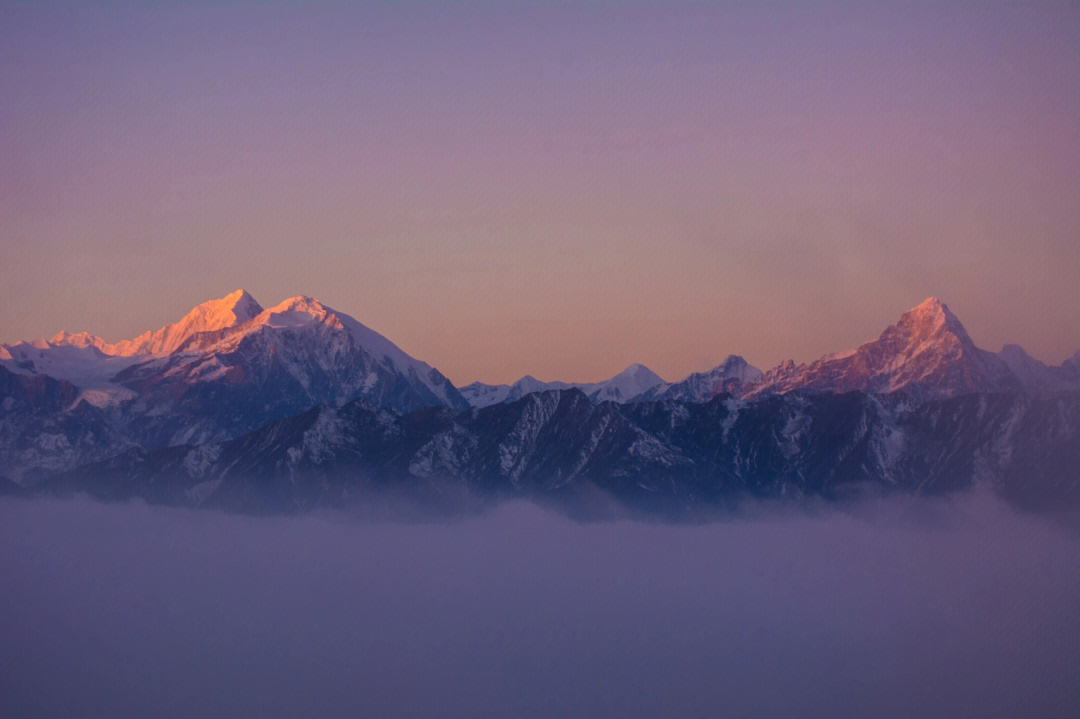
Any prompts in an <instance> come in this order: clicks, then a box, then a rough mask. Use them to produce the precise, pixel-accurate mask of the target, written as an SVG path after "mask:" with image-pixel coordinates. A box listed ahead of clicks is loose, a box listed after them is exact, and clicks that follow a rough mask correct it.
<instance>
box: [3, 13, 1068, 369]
mask: <svg viewBox="0 0 1080 719" xmlns="http://www.w3.org/2000/svg"><path fill="white" fill-rule="evenodd" d="M0 45H2V47H3V48H4V50H3V53H2V54H0V97H2V98H3V100H4V102H2V103H0V263H3V264H4V265H5V266H6V267H8V268H9V271H8V273H7V276H6V277H5V279H6V281H5V282H4V283H3V285H2V286H0V307H2V309H0V328H2V332H0V334H2V335H3V336H2V338H0V340H2V341H15V340H18V339H33V338H35V337H40V336H46V337H49V336H52V335H54V334H55V333H56V332H58V331H60V330H68V331H73V332H76V331H88V332H91V333H93V334H97V335H99V336H102V337H105V338H107V339H109V340H117V339H120V338H123V337H132V336H135V335H137V334H139V333H141V332H143V331H146V330H149V329H154V328H157V327H160V326H161V325H163V324H166V323H168V322H172V321H175V320H176V319H178V318H179V317H180V316H182V315H183V313H184V312H186V311H187V310H188V309H190V308H191V307H192V306H194V305H195V304H197V303H199V302H202V301H205V300H208V299H211V298H215V297H220V296H222V295H224V294H226V293H228V292H230V291H232V290H234V289H236V288H237V287H245V288H246V289H248V290H249V291H251V292H252V294H253V295H254V296H255V297H256V298H258V299H259V300H260V302H263V303H264V304H273V303H276V302H278V301H280V300H281V299H283V298H285V297H288V296H291V295H296V294H309V295H313V296H315V297H318V298H319V299H321V300H322V301H323V302H325V303H326V304H327V305H329V306H331V307H334V308H336V309H339V310H341V311H342V312H345V313H347V314H349V315H352V316H354V317H355V318H356V319H358V320H359V321H360V322H362V323H364V324H366V325H368V326H369V327H371V328H373V329H375V330H377V331H378V332H380V333H382V334H384V335H385V336H386V337H388V338H389V339H391V340H392V341H394V342H395V343H396V344H398V345H399V346H400V347H402V348H403V349H404V350H405V351H406V352H408V353H409V354H411V355H413V356H415V357H417V358H420V359H423V360H424V361H426V362H428V363H430V364H431V365H433V366H434V367H437V368H439V369H440V370H441V371H442V372H443V373H444V374H446V375H447V376H448V377H449V378H451V379H452V380H453V381H454V382H455V383H456V384H459V385H460V384H466V383H468V382H471V381H473V380H482V381H485V382H492V383H497V382H512V381H514V380H516V379H518V378H519V377H521V376H522V375H524V374H532V375H534V376H536V377H540V378H543V379H564V380H569V381H592V380H598V379H602V378H606V377H609V376H611V375H613V374H615V373H616V372H618V371H620V370H622V369H623V368H625V367H626V366H627V365H629V364H631V363H633V362H640V363H643V364H645V365H647V366H649V367H650V368H652V369H653V370H654V371H656V372H658V373H659V374H660V375H661V376H663V377H665V378H666V379H669V380H671V379H678V378H681V377H683V376H686V375H687V374H689V373H691V372H694V371H700V370H704V369H707V368H709V367H712V366H714V365H716V364H717V363H718V362H719V361H720V360H722V359H723V358H724V357H725V356H727V355H728V354H732V353H735V354H741V355H743V356H744V357H746V358H747V359H748V360H749V361H751V362H752V363H753V364H755V365H757V366H759V367H762V368H768V367H771V366H774V365H776V364H777V363H779V362H781V361H783V360H786V359H795V360H796V361H800V362H802V361H810V360H813V359H816V358H817V357H820V356H821V355H823V354H825V353H828V352H833V351H838V350H842V349H846V348H850V347H854V346H857V345H858V344H860V343H861V342H864V341H866V340H869V339H873V338H874V337H876V336H877V334H878V333H879V332H880V331H881V330H882V329H883V328H884V327H885V326H886V325H888V324H890V323H891V322H893V321H895V319H896V318H897V317H898V316H899V314H900V313H901V312H903V311H904V310H906V309H908V308H910V307H911V306H913V305H915V304H917V303H918V302H920V301H921V300H922V299H924V298H925V297H927V296H931V295H932V296H937V297H940V298H941V299H943V300H944V301H945V302H946V303H947V304H948V305H949V306H950V308H951V309H952V310H953V311H954V313H955V314H956V315H957V316H958V317H960V319H961V320H962V321H963V322H964V323H965V325H966V326H967V329H968V330H969V332H970V334H971V336H972V337H973V339H975V341H976V342H977V343H978V344H979V345H980V346H982V347H985V348H987V349H990V350H993V351H996V350H998V349H1000V347H1001V346H1002V345H1003V344H1005V343H1017V344H1020V345H1022V346H1023V347H1024V348H1025V349H1027V350H1028V351H1029V352H1030V353H1031V354H1032V355H1033V356H1035V357H1037V358H1039V359H1041V360H1043V361H1045V362H1047V363H1050V364H1058V363H1060V362H1061V361H1062V360H1064V359H1065V358H1067V357H1069V356H1071V355H1072V354H1074V353H1075V352H1076V351H1077V350H1078V349H1080V283H1077V282H1076V277H1078V276H1080V6H1077V5H1076V4H1075V3H1067V2H1062V3H1038V4H1031V3H993V4H987V3H950V4H929V3H927V4H921V3H920V4H855V3H843V2H828V3H817V4H798V5H796V4H790V5H788V4H768V5H766V4H745V5H744V4H717V5H710V4H694V3H691V4H674V5H665V6H663V7H661V6H658V5H650V4H641V5H634V6H633V7H626V6H622V5H616V4H575V3H559V4H557V5H554V6H545V5H543V4H512V5H511V4H503V5H499V4H483V5H474V4H464V5H458V4H454V5H448V4H442V3H433V4H427V3H425V4H406V5H396V4H378V5H340V4H305V5H303V6H290V5H285V4H280V5H279V4H275V5H271V6H265V5H261V4H230V5H228V6H224V5H216V4H201V3H200V4H176V5H170V4H153V5H140V4H133V3H119V4H115V3H97V4H94V5H92V6H70V5H62V4H56V5H53V4H44V5H42V4H31V3H4V4H0Z"/></svg>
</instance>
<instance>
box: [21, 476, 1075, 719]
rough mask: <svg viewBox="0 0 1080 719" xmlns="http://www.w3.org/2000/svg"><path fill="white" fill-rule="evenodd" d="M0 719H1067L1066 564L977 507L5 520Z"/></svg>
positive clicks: (54, 505)
mask: <svg viewBox="0 0 1080 719" xmlns="http://www.w3.org/2000/svg"><path fill="white" fill-rule="evenodd" d="M0 566H2V567H3V581H2V582H0V642H2V644H3V646H4V651H3V661H2V671H0V697H2V699H0V714H4V715H21V716H27V715H46V716H48V715H68V714H78V715H82V716H146V715H155V716H193V715H200V714H202V715H235V716H256V715H257V716H299V715H323V716H356V715H368V716H380V715H382V716H386V715H398V716H421V717H424V716H431V717H435V716H439V717H442V716H536V717H550V716H601V717H602V716H610V717H629V716H717V715H727V716H759V715H768V716H843V715H848V716H850V715H860V716H897V717H906V716H927V717H931V716H941V717H947V716H963V715H966V716H1023V715H1027V716H1055V715H1057V716H1066V715H1068V713H1069V710H1070V708H1072V709H1075V707H1076V705H1077V702H1078V701H1080V679H1078V675H1077V669H1076V667H1077V666H1080V615H1078V613H1077V612H1076V610H1075V609H1076V607H1077V606H1080V581H1078V580H1077V577H1078V576H1080V536H1078V534H1077V532H1076V531H1075V530H1074V529H1069V528H1063V527H1061V526H1060V525H1056V524H1052V523H1050V522H1048V521H1046V520H1043V519H1038V518H1032V517H1027V516H1021V515H1017V514H1015V513H1013V512H1012V511H1011V510H1008V509H1006V508H1004V507H1003V506H1002V505H999V504H997V503H996V502H995V501H994V500H991V499H989V498H986V497H969V498H965V499H964V500H962V501H959V502H955V503H951V504H934V505H929V504H922V503H909V502H905V503H891V502H890V503H887V504H874V505H866V506H864V507H862V508H861V509H860V511H859V512H855V513H843V514H842V513H838V512H833V511H829V510H826V511H823V512H821V513H818V514H814V515H808V514H805V513H803V514H790V513H783V512H781V513H774V512H771V511H768V510H763V511H762V512H760V513H758V516H755V517H754V518H744V519H739V520H728V521H722V522H716V523H711V524H703V525H694V526H685V525H684V526H674V525H664V524H645V523H637V522H607V523H599V524H578V523H575V522H572V521H570V520H567V519H564V518H562V517H558V516H555V515H551V514H548V513H546V512H544V511H542V510H540V509H537V508H535V507H532V506H529V505H524V504H509V505H504V506H502V507H500V508H498V509H497V510H496V511H494V512H492V513H490V514H488V515H486V516H482V517H479V518H470V519H464V520H461V521H456V522H449V523H425V524H404V523H382V522H371V521H360V520H356V519H354V518H350V517H346V516H344V515H334V514H331V515H323V516H309V517H304V518H250V517H238V516H228V515H222V514H218V513H215V512H191V511H186V510H175V509H161V508H152V507H146V506H143V505H139V504H132V505H99V504H94V503H91V502H88V501H85V500H73V501H54V500H48V501H46V500H40V501H15V500H7V501H4V502H0Z"/></svg>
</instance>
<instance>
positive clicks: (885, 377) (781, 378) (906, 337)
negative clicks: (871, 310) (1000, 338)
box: [748, 298, 1021, 399]
mask: <svg viewBox="0 0 1080 719" xmlns="http://www.w3.org/2000/svg"><path fill="white" fill-rule="evenodd" d="M1020 388H1021V385H1020V382H1019V381H1018V380H1017V379H1016V377H1014V376H1013V374H1012V372H1010V371H1009V367H1008V366H1007V365H1006V363H1005V362H1004V361H1002V360H1001V358H999V357H998V356H996V355H995V354H993V353H991V352H987V351H986V350H981V349H979V348H978V347H976V346H975V343H974V342H972V341H971V338H970V337H969V336H968V333H967V331H966V330H965V329H964V326H963V325H962V324H960V321H959V320H958V319H957V318H956V316H955V315H953V313H952V312H950V311H949V308H948V307H946V306H945V305H944V304H943V303H942V302H941V301H940V300H937V299H936V298H930V299H928V300H926V301H925V302H923V303H922V304H920V305H919V306H918V307H915V308H914V309H911V310H909V311H907V312H905V313H904V314H903V315H902V316H901V317H900V320H899V321H898V322H897V323H896V324H895V325H892V326H891V327H889V328H887V329H886V330H885V331H884V332H882V333H881V336H880V337H878V339H876V340H873V341H871V342H867V343H866V344H864V345H862V346H860V347H859V348H858V349H855V350H849V351H847V352H840V353H837V354H832V355H826V356H825V357H822V358H821V359H819V360H817V361H816V362H812V363H811V364H808V365H795V364H794V363H793V362H787V363H784V364H782V365H780V366H778V367H775V368H773V369H771V370H769V371H768V372H766V373H765V376H764V377H763V378H762V379H761V381H760V382H758V383H757V384H756V385H754V386H753V387H752V388H751V389H750V391H749V392H748V394H751V395H760V394H767V393H769V394H781V393H784V392H790V391H792V390H796V389H803V390H812V391H816V392H853V391H861V392H874V393H879V394H883V393H888V392H896V391H898V390H907V391H908V392H909V393H910V394H912V395H916V396H918V397H921V398H925V399H933V398H944V397H955V396H957V395H961V394H966V393H970V392H998V391H1015V390H1018V389H1020Z"/></svg>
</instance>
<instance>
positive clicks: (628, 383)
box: [581, 363, 664, 402]
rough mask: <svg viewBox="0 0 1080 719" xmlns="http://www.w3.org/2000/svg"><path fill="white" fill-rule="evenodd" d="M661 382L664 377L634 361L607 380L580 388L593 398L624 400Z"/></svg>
mask: <svg viewBox="0 0 1080 719" xmlns="http://www.w3.org/2000/svg"><path fill="white" fill-rule="evenodd" d="M662 384H664V379H663V378H662V377H661V376H660V375H658V374H656V373H655V372H653V371H652V370H651V369H649V368H648V367H646V366H645V365H643V364H637V363H635V364H632V365H630V366H629V367H627V368H626V369H624V370H623V371H622V372H620V373H619V374H617V375H615V376H614V377H612V378H611V379H609V380H606V381H604V382H597V383H596V384H593V385H589V386H587V387H582V388H581V389H582V390H583V391H585V393H586V394H588V395H589V396H590V397H592V398H594V399H598V400H614V401H617V402H619V401H621V402H625V401H627V400H631V399H633V398H634V397H637V396H638V395H640V394H642V393H644V392H648V391H649V390H650V389H652V388H653V387H658V386H660V385H662Z"/></svg>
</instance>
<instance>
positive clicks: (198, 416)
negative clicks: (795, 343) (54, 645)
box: [0, 290, 1080, 516]
mask: <svg viewBox="0 0 1080 719" xmlns="http://www.w3.org/2000/svg"><path fill="white" fill-rule="evenodd" d="M0 475H3V477H4V481H3V482H0V488H2V490H3V491H5V492H11V493H20V494H33V493H50V494H53V493H75V492H86V493H90V494H92V495H94V496H97V497H101V498H117V499H119V498H130V497H141V498H144V499H146V500H149V501H152V502H161V503H167V504H175V505H185V506H212V507H221V508H227V509H230V510H236V511H245V512H295V511H305V510H308V509H311V508H315V507H322V506H349V505H355V504H362V503H365V502H370V501H373V498H376V497H389V496H393V497H395V498H398V499H401V500H403V501H405V502H414V503H416V504H417V505H423V506H427V507H432V508H436V509H443V510H447V511H453V510H457V509H461V508H466V507H476V506H483V505H484V504H486V503H488V502H490V501H493V500H496V499H499V498H503V497H516V496H520V497H528V498H531V499H534V500H537V501H542V502H547V503H551V504H554V505H556V506H559V507H562V508H565V509H567V510H570V511H575V512H580V513H584V514H603V513H604V512H606V511H613V508H615V509H621V508H627V507H629V508H632V509H633V510H635V511H641V512H657V513H663V514H665V515H676V516H679V515H692V514H694V513H695V512H698V511H707V510H710V509H712V508H715V507H724V506H728V505H730V504H731V503H734V502H738V501H739V500H740V499H741V498H745V497H747V496H754V497H782V498H789V499H793V500H799V499H805V498H815V499H816V498H822V499H825V500H835V499H843V498H844V497H847V496H849V495H850V494H852V493H864V492H867V491H872V492H910V493H944V492H950V491H955V490H959V489H964V488H968V487H972V486H975V485H979V484H982V485H987V486H989V487H990V488H992V489H993V490H994V491H996V492H998V493H1000V494H1001V495H1003V496H1005V497H1007V498H1008V499H1009V500H1011V501H1013V502H1015V503H1018V504H1021V505H1023V506H1027V507H1061V506H1073V505H1075V504H1077V502H1078V501H1080V355H1078V356H1077V357H1074V358H1073V359H1072V360H1070V361H1068V362H1065V363H1064V364H1062V365H1061V366H1057V367H1050V366H1047V365H1045V364H1043V363H1041V362H1039V361H1037V360H1035V359H1034V358H1032V357H1030V356H1029V355H1027V353H1025V352H1024V351H1023V350H1022V349H1020V348H1019V347H1016V346H1015V345H1011V346H1008V347H1006V348H1005V349H1003V350H1002V351H1001V352H1000V353H993V352H989V351H986V350H982V349H980V348H978V347H977V346H976V345H975V344H974V342H973V341H972V340H971V338H970V337H969V336H968V334H967V332H966V331H965V330H964V328H963V325H962V324H961V323H960V321H959V320H958V319H957V318H956V317H955V316H954V315H953V314H952V313H951V312H950V311H949V309H948V308H947V307H946V306H945V305H944V304H942V303H941V302H939V301H938V300H936V299H929V300H927V301H926V302H924V303H922V304H920V305H919V306H918V307H916V308H914V309H912V310H910V311H909V312H907V313H905V314H904V315H903V316H902V317H901V318H900V320H899V321H898V322H897V323H896V324H895V325H892V326H890V327H889V328H887V329H886V330H885V331H884V332H883V333H882V334H881V336H880V337H879V338H878V339H876V340H873V341H871V342H867V343H866V344H864V345H862V346H860V347H858V348H857V349H854V350H850V351H847V352H840V353H836V354H832V355H827V356H825V357H823V358H821V359H820V360H818V361H816V362H813V363H810V364H807V365H795V364H794V363H791V362H788V363H784V364H782V365H780V366H778V367H775V368H773V369H771V370H769V371H767V372H762V371H761V370H759V369H757V368H755V367H753V366H751V365H750V364H748V363H747V362H746V361H745V360H744V359H742V358H741V357H738V356H730V357H728V358H727V359H726V360H724V362H723V363H721V364H720V365H719V366H717V367H716V368H714V369H712V370H710V371H708V372H704V373H696V374H693V375H691V376H689V377H687V378H685V379H683V380H681V381H678V382H670V383H669V382H665V381H664V380H663V379H662V378H661V377H659V376H658V375H656V374H655V373H654V372H652V371H651V370H649V369H648V368H646V367H644V366H642V365H632V366H631V367H629V368H628V369H627V370H625V371H624V372H622V373H620V374H618V375H616V376H615V377H613V378H611V379H610V380H607V381H604V382H595V383H572V382H549V383H546V382H541V381H539V380H536V379H534V378H532V377H525V378H523V379H522V380H519V381H518V382H516V383H514V384H513V385H484V384H480V383H476V384H472V385H469V386H467V387H462V388H460V389H459V388H455V387H454V386H453V385H452V384H451V383H450V382H449V381H448V380H447V379H446V377H444V376H443V375H442V374H441V373H440V372H439V371H438V370H436V369H434V368H433V367H431V366H430V365H428V364H426V363H424V362H421V361H419V360H416V359H413V358H412V357H410V356H409V355H407V354H406V353H405V352H404V351H402V350H401V349H399V348H398V347H397V346H396V345H394V344H393V343H392V342H390V341H389V340H387V339H386V338H385V337H383V336H381V335H379V334H378V333H376V332H374V331H373V330H371V329H369V328H367V327H365V326H364V325H362V324H360V323H359V322H357V321H356V320H354V319H353V318H351V317H349V316H348V315H345V314H343V313H340V312H338V311H336V310H333V309H331V308H329V307H326V306H325V305H323V304H321V303H320V302H319V301H318V300H315V299H313V298H310V297H295V298H292V299H289V300H286V301H285V302H282V303H281V304H279V305H277V306H275V307H272V308H270V309H263V308H262V307H261V306H260V305H259V304H258V303H257V302H256V301H255V299H254V298H252V297H251V295H250V294H248V293H247V292H245V291H242V290H241V291H237V292H234V293H233V294H230V295H228V296H227V297H225V298H223V299H221V300H216V301H212V302H207V303H204V304H203V305H200V306H198V307H196V308H195V309H194V310H192V311H191V312H190V313H188V314H187V315H186V316H185V317H184V318H182V319H181V320H180V321H178V322H176V323H175V324H171V325H167V326H166V327H163V328H161V329H159V330H156V331H153V332H148V333H146V334H144V335H141V336H140V337H137V338H135V339H133V340H126V341H122V342H118V343H115V344H110V343H108V342H105V341H104V340H102V339H100V338H98V337H94V336H92V335H88V334H86V333H82V334H68V333H61V334H60V335H57V336H56V337H53V338H52V339H51V340H36V341H34V342H20V343H17V344H13V345H2V346H0Z"/></svg>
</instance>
